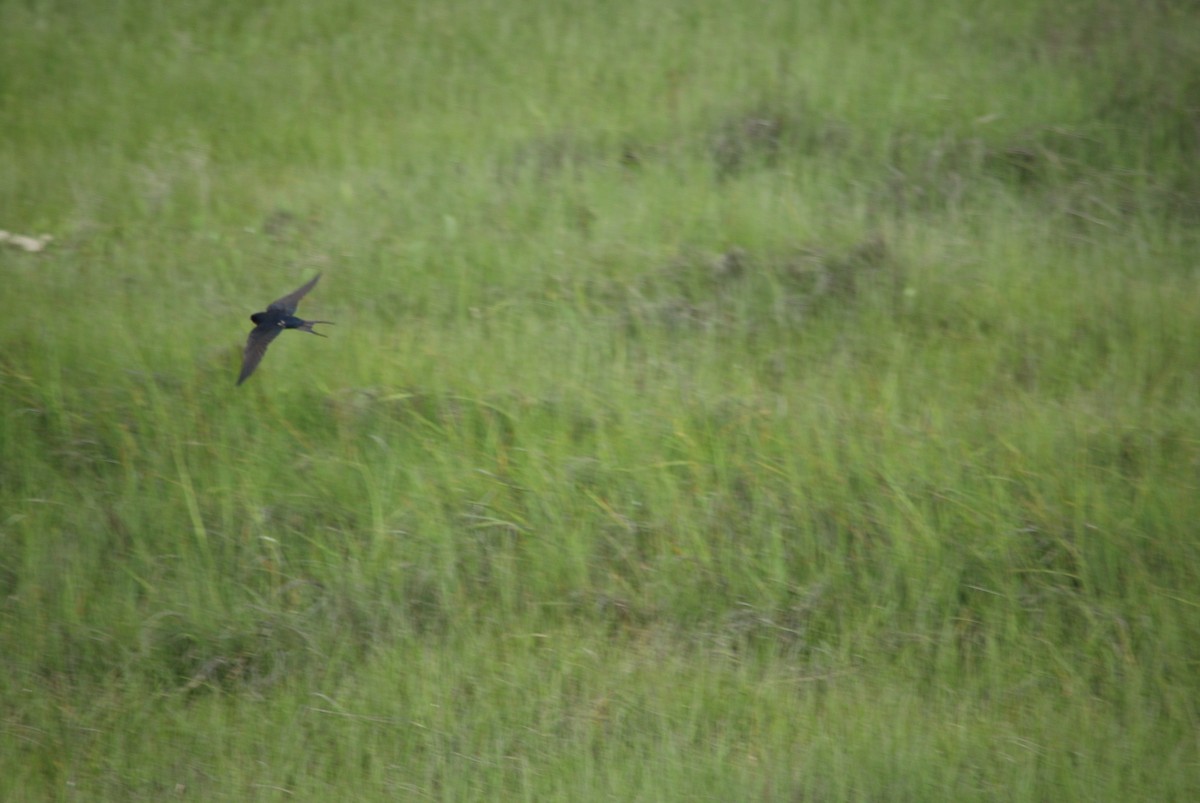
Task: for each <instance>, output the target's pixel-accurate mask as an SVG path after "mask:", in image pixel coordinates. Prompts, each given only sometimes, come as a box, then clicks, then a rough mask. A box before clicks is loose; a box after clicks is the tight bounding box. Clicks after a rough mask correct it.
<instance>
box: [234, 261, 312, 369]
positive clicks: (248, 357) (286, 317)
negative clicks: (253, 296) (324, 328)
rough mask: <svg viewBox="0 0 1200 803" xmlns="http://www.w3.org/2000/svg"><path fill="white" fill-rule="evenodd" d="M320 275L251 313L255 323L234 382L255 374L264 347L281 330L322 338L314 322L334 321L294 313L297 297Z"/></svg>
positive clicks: (305, 292) (304, 292)
mask: <svg viewBox="0 0 1200 803" xmlns="http://www.w3.org/2000/svg"><path fill="white" fill-rule="evenodd" d="M320 278H321V274H319V273H318V274H317V275H316V276H314V277H312V280H311V281H309V282H308V284H306V285H304V286H303V287H301V288H300V289H299V290H296V291H294V292H292V293H288V294H287V295H286V296H284V297H283V298H280V299H276V300H275V301H272V302H271V303H270V304H268V305H267V310H266V312H256V313H254V314H253V315H251V316H250V320H251V321H253V322H254V328H253V329H251V330H250V336H249V337H248V338H246V353H245V355H244V356H243V357H242V372H241V374H239V375H238V380H237V383H238V384H239V385H240V384H242V383H243V382H245V381H246V378H247V377H249V376H250V374H252V373H254V369H255V368H257V367H258V364H259V363H260V362H262V358H263V355H264V354H266V353H267V346H269V345H271V341H272V340H274V339H275V338H276V337H278V336H279V333H280V332H282V331H283V330H284V329H299V330H300V331H301V332H309V333H311V334H314V335H317V336H319V337H325V335H323V334H321V333H320V332H314V331H313V328H312V327H313V324H314V323H328V324H332V323H333V321H306V320H303V319H301V318H297V317H296V316H295V314H294V313H295V312H296V307H298V306H299V305H300V299H302V298H304V296H305V295H306V294H307V293H308V291H309V290H311V289H313V287H315V286H316V284H317V280H318V279H320Z"/></svg>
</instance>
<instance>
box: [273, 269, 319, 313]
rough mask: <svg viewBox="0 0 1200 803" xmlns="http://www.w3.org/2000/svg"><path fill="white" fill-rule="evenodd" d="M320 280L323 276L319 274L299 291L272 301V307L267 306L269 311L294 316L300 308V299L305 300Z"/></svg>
mask: <svg viewBox="0 0 1200 803" xmlns="http://www.w3.org/2000/svg"><path fill="white" fill-rule="evenodd" d="M320 278H321V274H319V273H318V274H317V275H316V276H314V277H312V279H311V280H310V281H309V283H308V284H306V285H304V286H303V287H301V288H300V289H299V290H295V291H293V292H291V293H288V294H287V295H286V296H284V297H283V298H278V299H276V300H274V301H272V302H271V303H270V305H268V306H267V311H268V312H282V313H283V314H284V315H292V314H294V313H295V312H296V307H298V306H300V299H302V298H304V296H305V295H306V294H307V293H308V291H309V290H311V289H313V287H315V286H316V284H317V280H318V279H320Z"/></svg>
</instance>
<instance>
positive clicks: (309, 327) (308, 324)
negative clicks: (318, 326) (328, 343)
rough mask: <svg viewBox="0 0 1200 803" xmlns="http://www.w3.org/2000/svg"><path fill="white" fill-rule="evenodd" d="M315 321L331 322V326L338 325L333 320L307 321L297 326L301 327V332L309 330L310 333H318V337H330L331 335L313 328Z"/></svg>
mask: <svg viewBox="0 0 1200 803" xmlns="http://www.w3.org/2000/svg"><path fill="white" fill-rule="evenodd" d="M314 323H327V324H329V325H330V326H335V325H336V324H334V322H333V321H305V322H304V323H302V324H300V325H299V326H298V327H296V328H297V329H299V330H300V331H301V332H308V333H309V334H313V335H316V336H317V337H328V336H329V335H323V334H321V333H320V332H318V331H316V330H314V329H313V324H314Z"/></svg>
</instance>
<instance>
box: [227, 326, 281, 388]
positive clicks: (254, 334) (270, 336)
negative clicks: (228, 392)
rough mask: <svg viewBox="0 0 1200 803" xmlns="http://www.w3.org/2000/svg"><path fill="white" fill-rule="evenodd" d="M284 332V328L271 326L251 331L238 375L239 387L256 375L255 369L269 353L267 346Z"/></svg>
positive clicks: (255, 328)
mask: <svg viewBox="0 0 1200 803" xmlns="http://www.w3.org/2000/svg"><path fill="white" fill-rule="evenodd" d="M282 331H283V328H282V327H279V326H271V325H269V324H268V325H262V324H260V325H258V326H256V327H254V328H253V329H251V330H250V336H249V337H248V338H246V353H245V355H244V356H243V357H242V372H241V373H240V374H238V381H237V383H238V384H239V385H240V384H242V383H243V382H245V381H246V378H247V377H248V376H250V374H252V373H254V369H255V368H257V367H258V364H259V363H260V362H262V358H263V355H264V354H266V353H267V346H269V345H271V341H272V340H274V339H275V338H277V337H279V333H280V332H282Z"/></svg>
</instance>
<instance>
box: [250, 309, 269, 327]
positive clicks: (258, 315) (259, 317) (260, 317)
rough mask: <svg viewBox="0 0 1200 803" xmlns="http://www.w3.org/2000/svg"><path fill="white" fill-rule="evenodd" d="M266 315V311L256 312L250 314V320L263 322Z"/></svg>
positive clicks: (256, 322)
mask: <svg viewBox="0 0 1200 803" xmlns="http://www.w3.org/2000/svg"><path fill="white" fill-rule="evenodd" d="M265 317H267V315H266V313H265V312H256V313H254V314H253V315H251V316H250V322H251V323H255V324H258V323H262V320H263V318H265Z"/></svg>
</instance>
